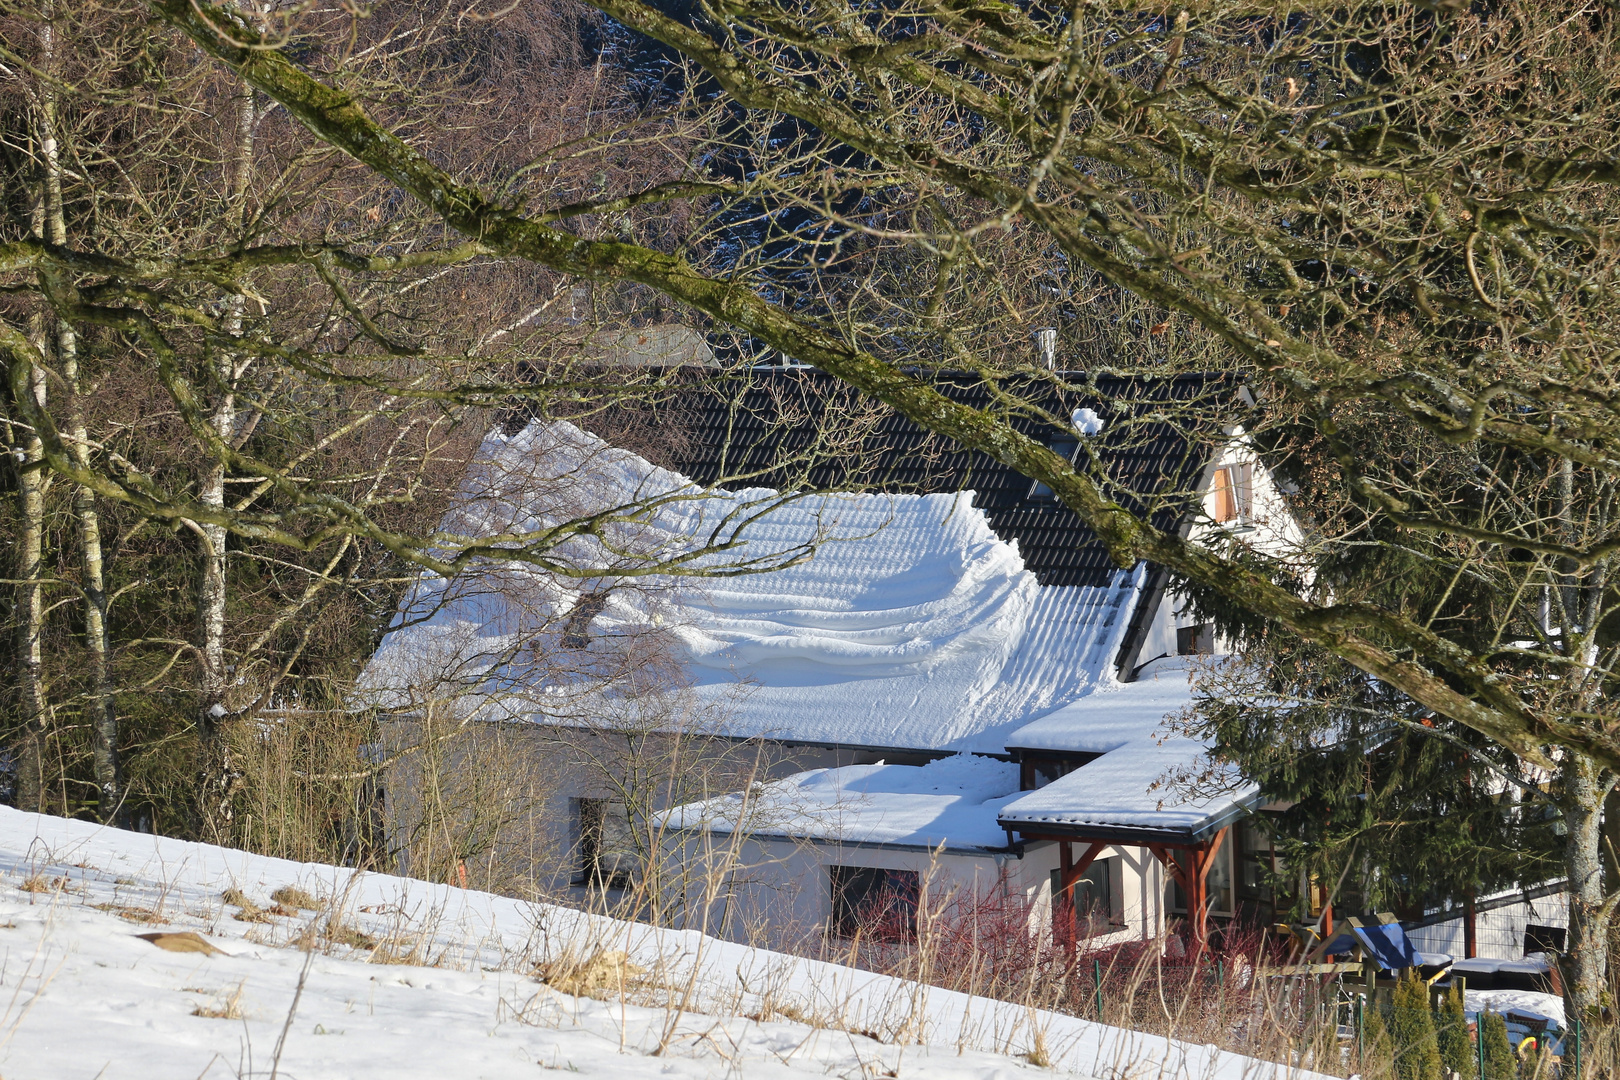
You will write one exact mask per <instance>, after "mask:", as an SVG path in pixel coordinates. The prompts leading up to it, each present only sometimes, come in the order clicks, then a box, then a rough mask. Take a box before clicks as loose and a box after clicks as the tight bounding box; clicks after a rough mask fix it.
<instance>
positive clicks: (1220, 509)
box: [1209, 465, 1254, 525]
mask: <svg viewBox="0 0 1620 1080" xmlns="http://www.w3.org/2000/svg"><path fill="white" fill-rule="evenodd" d="M1253 482H1254V466H1252V465H1224V466H1222V467H1221V468H1219V469H1216V470H1215V475H1214V476H1213V477H1212V478H1211V479H1210V484H1209V498H1210V506H1209V516H1210V517H1212V518H1214V519H1215V520H1216V521H1218V522H1220V523H1221V524H1223V525H1225V524H1231V523H1234V522H1242V521H1246V520H1248V517H1249V514H1250V511H1251V510H1252V506H1251V503H1252V501H1253Z"/></svg>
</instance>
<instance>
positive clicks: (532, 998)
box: [0, 808, 1325, 1080]
mask: <svg viewBox="0 0 1620 1080" xmlns="http://www.w3.org/2000/svg"><path fill="white" fill-rule="evenodd" d="M29 879H32V881H30V880H29ZM25 883H26V888H27V890H29V891H25ZM284 885H296V886H298V887H300V888H302V889H303V890H304V891H306V892H309V893H313V894H315V895H316V896H320V897H326V898H330V899H332V900H333V901H334V903H333V905H332V906H333V907H334V908H336V909H337V910H336V912H332V911H328V912H320V913H312V912H302V913H299V914H297V915H279V914H273V913H266V914H265V915H264V916H263V918H265V919H266V920H268V921H265V922H252V923H249V922H242V921H239V920H237V919H235V918H233V917H232V916H233V915H234V914H235V911H234V910H233V908H232V906H231V905H227V904H225V903H224V902H223V901H222V900H221V894H222V893H223V892H224V890H226V889H228V888H236V889H240V890H241V891H242V892H244V893H246V894H247V895H248V896H249V897H252V898H254V899H256V900H258V901H259V902H260V903H261V904H262V905H264V906H266V907H268V905H269V893H270V892H271V890H273V889H277V888H280V887H281V886H284ZM41 889H43V891H40V890H41ZM340 916H341V919H342V922H343V924H344V925H345V926H348V927H352V928H354V929H356V930H359V931H361V932H362V933H365V934H369V935H371V936H372V937H373V938H374V939H376V941H378V942H381V943H382V944H379V945H377V947H376V949H373V948H372V947H370V946H368V945H364V944H360V945H355V946H351V945H348V944H336V943H333V942H331V941H329V940H326V939H325V938H324V937H322V936H321V933H320V932H321V929H322V927H323V926H324V925H325V924H326V923H327V922H328V921H329V920H335V919H338V918H339V917H340ZM141 933H191V934H199V935H202V936H203V937H205V938H206V940H207V941H208V942H209V943H210V944H212V945H213V947H214V948H215V949H216V950H217V952H214V953H210V954H203V953H200V952H175V951H167V950H165V949H162V948H154V947H153V945H152V944H150V943H148V942H146V941H143V940H141V939H140V938H138V937H136V935H137V934H141ZM306 935H307V936H306ZM311 940H314V941H318V942H319V943H320V944H319V945H318V946H317V947H316V948H314V949H309V947H308V945H307V944H306V945H305V947H304V948H302V949H301V948H299V944H300V942H308V941H311ZM348 940H350V941H359V940H360V939H358V938H349V939H348ZM0 948H3V949H4V950H5V953H6V955H7V956H8V957H9V958H10V959H9V960H8V962H7V982H8V983H9V986H10V989H9V990H8V991H7V994H8V1000H9V1002H10V1008H9V1011H8V1013H7V1019H6V1028H5V1038H4V1040H0V1071H3V1072H4V1074H5V1076H6V1077H7V1080H58V1078H64V1077H66V1078H74V1080H78V1078H84V1080H89V1078H91V1077H95V1076H105V1077H108V1078H113V1077H117V1078H119V1080H173V1078H176V1077H181V1078H185V1077H205V1078H207V1077H214V1078H218V1077H222V1076H246V1075H253V1076H261V1077H262V1076H265V1075H268V1074H269V1073H270V1072H271V1071H272V1068H271V1065H270V1062H271V1061H272V1059H273V1060H274V1061H275V1063H276V1071H278V1074H279V1075H281V1076H285V1077H289V1078H292V1077H297V1078H301V1080H323V1078H337V1077H343V1078H356V1077H388V1078H389V1080H439V1078H441V1077H447V1076H450V1077H480V1078H484V1080H505V1078H508V1077H511V1078H513V1080H517V1078H524V1080H529V1078H533V1077H536V1076H543V1075H547V1073H546V1072H543V1071H542V1070H557V1071H560V1072H562V1073H568V1072H573V1073H577V1074H579V1075H582V1076H586V1077H613V1078H616V1080H641V1078H645V1080H655V1078H658V1080H710V1078H713V1080H722V1078H724V1080H755V1078H758V1080H765V1078H767V1077H769V1078H779V1080H817V1078H824V1077H827V1076H853V1075H862V1076H869V1075H873V1074H875V1073H881V1074H884V1075H890V1076H899V1077H901V1078H902V1080H907V1078H911V1080H922V1078H925V1077H926V1078H930V1080H933V1078H939V1080H1002V1078H1006V1077H1011V1076H1020V1075H1024V1074H1026V1073H1028V1074H1031V1075H1037V1074H1038V1075H1051V1074H1056V1075H1078V1076H1083V1077H1092V1078H1101V1077H1117V1078H1129V1080H1325V1078H1324V1077H1322V1075H1321V1074H1319V1073H1309V1072H1305V1071H1302V1070H1298V1069H1291V1068H1289V1067H1287V1066H1283V1065H1274V1064H1271V1063H1268V1062H1262V1061H1257V1060H1255V1059H1253V1058H1246V1057H1242V1056H1240V1055H1237V1054H1232V1053H1226V1052H1222V1051H1220V1050H1217V1049H1215V1048H1214V1047H1210V1046H1198V1045H1191V1044H1188V1043H1185V1042H1173V1041H1170V1040H1167V1039H1164V1038H1161V1037H1159V1036H1156V1035H1144V1034H1141V1033H1138V1032H1133V1031H1128V1030H1124V1029H1121V1028H1112V1027H1105V1026H1103V1025H1101V1024H1096V1023H1092V1022H1090V1021H1087V1020H1082V1019H1080V1018H1078V1017H1074V1016H1065V1015H1061V1014H1056V1013H1050V1012H1045V1011H1041V1010H1036V1009H1030V1008H1027V1007H1026V1006H1024V1005H1022V1004H1019V1003H1016V1002H1003V1001H994V1000H991V999H989V998H983V997H972V996H969V995H967V994H963V993H957V992H953V991H948V990H941V989H938V988H935V987H927V986H919V985H918V984H915V983H909V982H906V981H904V980H901V979H896V978H893V977H891V976H886V975H877V974H874V973H871V972H866V971H859V970H857V969H854V968H850V967H844V966H841V965H837V964H829V963H824V962H820V961H815V960H807V959H803V958H799V957H794V956H787V955H784V954H782V953H775V952H769V951H767V950H764V949H755V948H749V947H747V946H744V945H737V944H733V943H730V942H725V941H720V940H717V939H715V938H712V937H706V936H704V935H702V934H699V933H696V932H695V931H681V930H671V929H665V928H660V927H654V926H647V925H645V924H640V923H630V922H621V921H618V920H614V919H607V918H603V917H601V916H596V915H591V914H587V913H585V912H581V911H574V910H570V909H567V908H559V907H552V906H549V905H545V904H535V903H528V902H524V901H521V900H514V899H511V898H508V897H504V896H497V895H494V894H492V893H484V892H477V891H475V890H471V889H458V888H455V887H452V886H448V885H436V884H433V883H431V882H426V881H419V880H412V879H408V878H399V877H392V876H390V875H387V874H367V873H361V872H358V871H355V870H350V869H346V868H342V867H334V866H322V865H319V864H315V863H295V862H289V861H286V860H283V859H274V858H267V857H265V856H261V855H253V854H250V853H248V852H243V851H233V850H229V849H226V848H220V847H213V846H210V845H206V844H193V843H187V842H185V841H181V840H172V839H168V838H166V837H160V836H152V835H149V834H143V833H134V832H125V831H122V830H118V829H112V828H106V827H102V826H99V825H96V824H93V823H91V822H86V821H72V820H67V819H63V818H52V817H46V816H43V815H36V814H25V813H22V812H21V811H17V810H12V809H10V808H0ZM621 949H622V950H624V951H625V952H626V953H628V955H629V958H630V960H631V961H632V962H634V963H636V964H637V965H639V966H641V967H643V968H645V969H646V970H647V972H648V973H649V976H648V977H649V980H650V981H651V985H652V986H654V987H665V986H679V987H681V988H682V994H681V995H676V998H678V1000H679V1002H680V1006H679V1011H677V1010H676V1009H675V1008H672V1007H669V1006H668V1005H667V1004H666V1003H667V1001H668V1000H669V995H667V994H661V993H657V992H654V991H653V990H652V989H650V988H649V989H648V990H647V991H646V992H645V993H644V994H643V995H638V994H636V993H635V992H633V991H632V992H631V993H630V994H628V995H625V998H623V999H621V997H620V995H619V994H608V995H604V996H605V997H606V999H607V1000H600V1001H599V1000H595V999H592V998H589V997H572V996H570V995H567V994H564V993H561V992H559V991H558V990H555V989H553V988H550V987H547V986H545V985H542V984H541V983H539V982H538V981H537V980H536V979H535V977H534V971H535V967H536V965H537V964H540V963H543V962H545V961H547V960H550V959H556V958H559V957H565V956H569V955H573V956H576V957H578V956H591V955H593V954H598V953H599V952H600V953H601V954H602V955H604V957H605V956H608V955H611V954H612V952H613V951H615V950H621ZM384 950H392V951H394V952H395V953H396V955H395V956H394V957H393V959H392V960H391V961H390V962H388V963H377V962H373V961H374V960H381V959H383V958H384V957H386V956H387V955H388V953H387V952H385V951H384ZM404 952H411V953H416V954H419V955H420V956H421V957H422V958H423V959H429V958H431V963H432V966H424V965H419V964H413V963H409V962H406V963H400V962H397V961H399V960H401V959H405V960H408V959H409V957H400V956H398V955H397V953H404ZM233 997H234V998H235V999H236V1001H235V1004H236V1007H237V1009H239V1010H240V1016H239V1017H238V1018H237V1019H226V1018H224V1009H223V1007H224V1006H225V1005H227V1004H228V1003H230V1002H231V1000H232V999H233ZM361 1002H364V1003H365V1004H364V1005H363V1006H362V1005H361V1004H360V1003H361ZM761 1013H767V1014H772V1015H776V1016H781V1015H783V1014H788V1015H803V1016H804V1017H806V1018H808V1019H811V1020H814V1021H815V1024H814V1026H812V1025H811V1024H810V1023H790V1022H787V1021H785V1020H782V1021H765V1022H761V1021H759V1020H754V1019H750V1018H749V1017H750V1016H758V1015H760V1014H761ZM1036 1031H1039V1032H1040V1038H1041V1041H1042V1042H1043V1043H1044V1046H1045V1048H1046V1053H1047V1055H1048V1056H1049V1057H1050V1058H1051V1065H1052V1068H1051V1070H1045V1069H1042V1070H1033V1069H1032V1067H1031V1066H1030V1065H1028V1064H1027V1063H1026V1062H1025V1061H1024V1060H1020V1059H1019V1057H1016V1056H1014V1055H1025V1054H1028V1053H1029V1052H1030V1050H1031V1049H1032V1048H1034V1047H1035V1046H1036V1045H1039V1044H1038V1043H1037V1042H1036V1038H1037V1036H1036V1035H1035V1032H1036ZM867 1032H870V1033H872V1034H873V1035H876V1036H877V1038H870V1037H868V1036H867V1035H866V1034H865V1033H867Z"/></svg>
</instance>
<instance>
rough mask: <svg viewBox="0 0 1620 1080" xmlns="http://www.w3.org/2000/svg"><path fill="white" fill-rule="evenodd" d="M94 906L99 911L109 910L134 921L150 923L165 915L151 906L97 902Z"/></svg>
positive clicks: (160, 919) (161, 919)
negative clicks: (161, 914)
mask: <svg viewBox="0 0 1620 1080" xmlns="http://www.w3.org/2000/svg"><path fill="white" fill-rule="evenodd" d="M94 906H95V909H96V910H97V911H105V912H108V913H110V914H113V915H116V916H118V917H119V918H120V919H127V920H129V921H130V922H132V923H145V924H149V923H156V922H162V921H163V917H162V916H160V915H159V914H158V913H157V912H155V911H153V910H152V909H151V908H145V907H134V906H132V905H129V904H96V905H94Z"/></svg>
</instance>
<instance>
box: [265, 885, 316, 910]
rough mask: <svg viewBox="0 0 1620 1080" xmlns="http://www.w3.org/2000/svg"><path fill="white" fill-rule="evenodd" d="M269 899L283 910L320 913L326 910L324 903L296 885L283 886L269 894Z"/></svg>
mask: <svg viewBox="0 0 1620 1080" xmlns="http://www.w3.org/2000/svg"><path fill="white" fill-rule="evenodd" d="M270 899H272V900H274V901H275V902H276V904H277V905H279V906H281V907H283V908H297V909H299V910H302V911H322V910H324V909H325V908H326V901H324V900H322V899H320V898H319V897H317V896H312V895H311V894H309V893H307V892H305V891H304V890H303V889H300V888H299V887H298V886H296V885H283V886H282V887H281V888H279V889H277V890H276V891H275V892H273V893H271V894H270Z"/></svg>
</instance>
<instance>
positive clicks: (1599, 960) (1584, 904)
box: [1560, 754, 1609, 1022]
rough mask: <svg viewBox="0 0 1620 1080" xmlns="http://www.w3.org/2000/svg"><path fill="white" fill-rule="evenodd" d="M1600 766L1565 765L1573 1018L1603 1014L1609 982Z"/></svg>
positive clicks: (1568, 992) (1573, 759)
mask: <svg viewBox="0 0 1620 1080" xmlns="http://www.w3.org/2000/svg"><path fill="white" fill-rule="evenodd" d="M1599 774H1600V770H1599V769H1598V767H1597V766H1596V765H1594V764H1593V763H1592V762H1590V761H1588V760H1586V759H1585V758H1582V757H1578V756H1576V755H1574V754H1570V755H1569V757H1568V758H1567V759H1566V761H1565V764H1564V768H1563V784H1562V794H1561V798H1560V809H1561V811H1562V812H1563V817H1564V825H1565V827H1566V828H1567V829H1568V832H1567V834H1566V835H1565V837H1564V866H1565V871H1566V872H1567V873H1568V875H1569V953H1568V955H1567V956H1566V957H1565V958H1564V963H1563V968H1564V971H1563V975H1564V999H1565V1008H1566V1010H1567V1011H1568V1015H1569V1016H1570V1017H1572V1018H1574V1017H1579V1018H1581V1019H1583V1020H1585V1021H1587V1022H1595V1021H1598V1020H1600V1018H1601V1007H1602V1004H1603V1000H1604V998H1605V996H1606V991H1607V990H1608V986H1609V979H1608V967H1609V964H1608V961H1609V941H1608V937H1609V935H1608V924H1609V918H1608V908H1607V906H1606V904H1605V903H1604V890H1603V803H1604V796H1605V795H1606V794H1607V791H1606V790H1605V787H1606V785H1605V784H1603V783H1602V781H1601V779H1600V775H1599Z"/></svg>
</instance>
